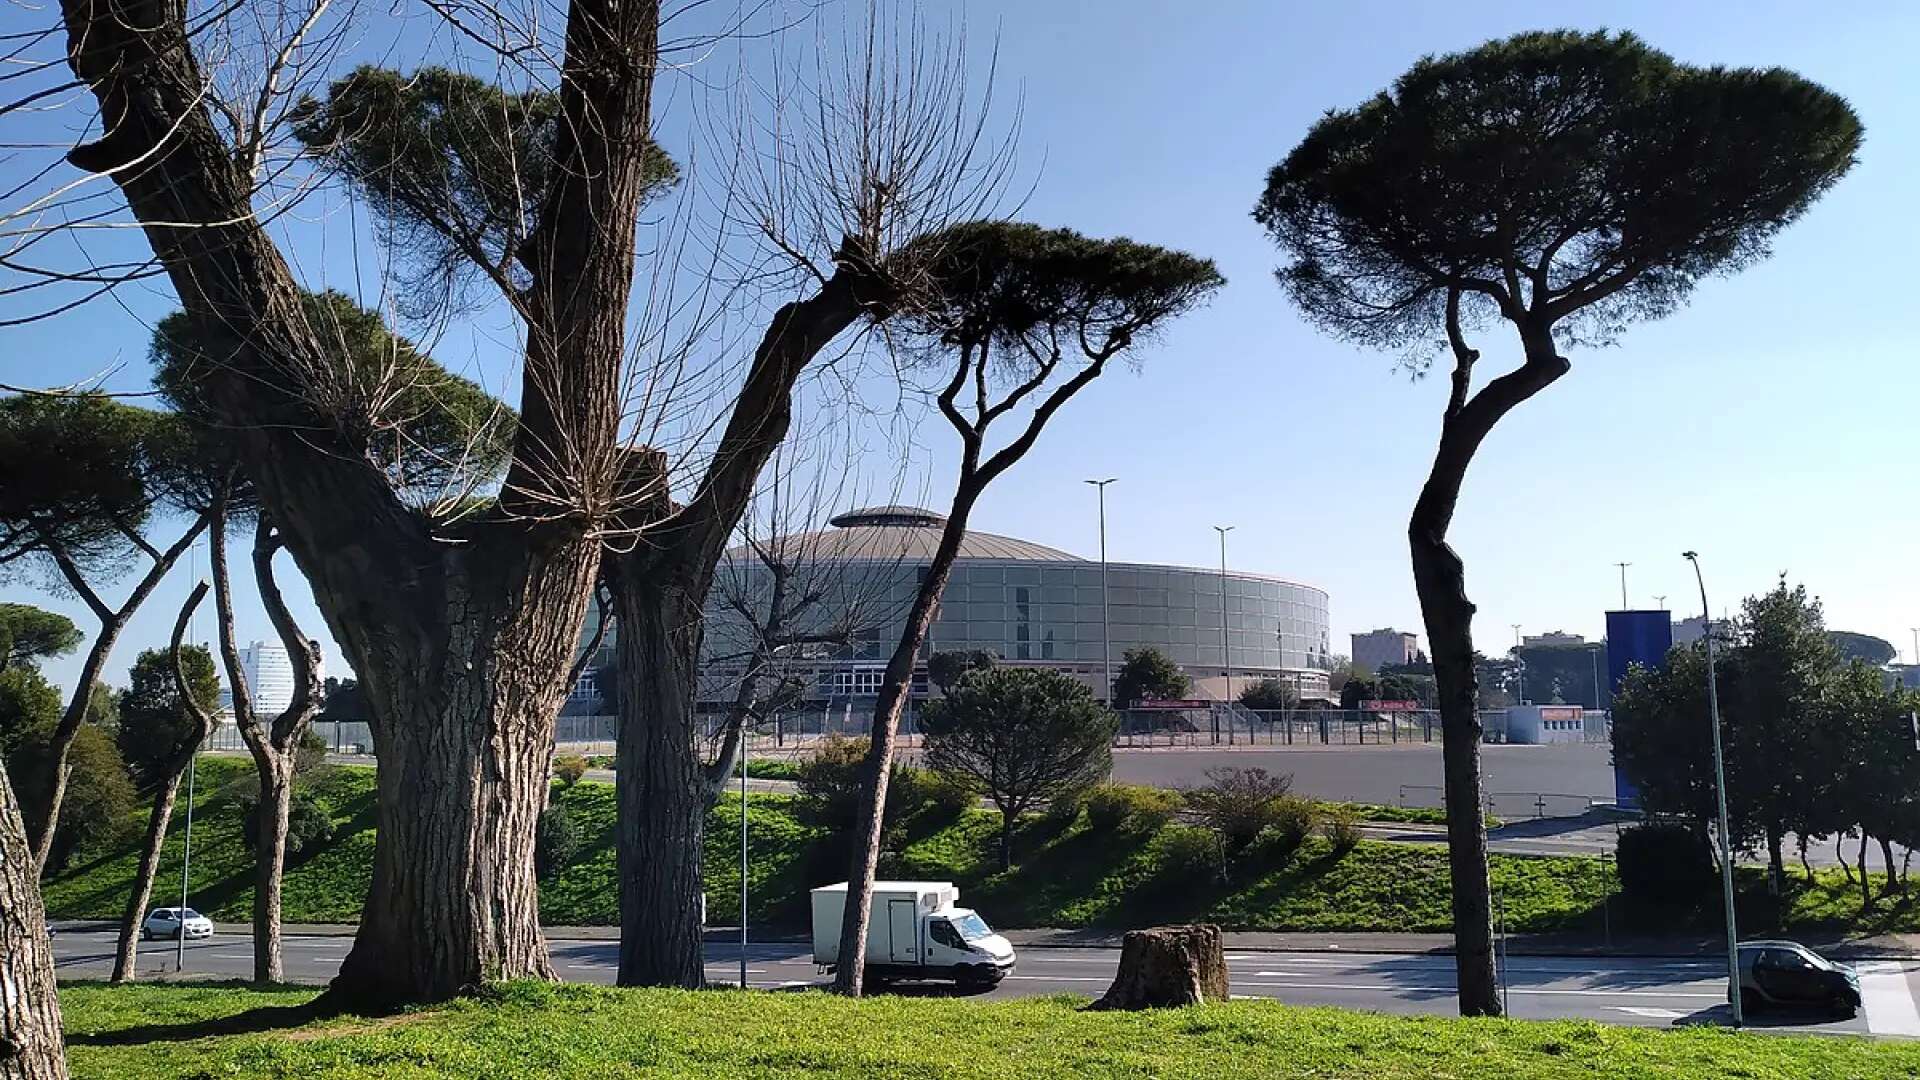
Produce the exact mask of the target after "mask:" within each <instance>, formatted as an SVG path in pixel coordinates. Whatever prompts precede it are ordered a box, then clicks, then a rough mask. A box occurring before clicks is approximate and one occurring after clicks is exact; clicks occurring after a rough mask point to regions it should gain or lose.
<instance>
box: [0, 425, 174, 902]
mask: <svg viewBox="0 0 1920 1080" xmlns="http://www.w3.org/2000/svg"><path fill="white" fill-rule="evenodd" d="M187 442H188V440H187V436H186V429H185V427H184V425H182V424H181V422H180V419H179V417H177V416H173V415H170V414H166V413H158V412H154V411H152V410H149V409H140V408H135V407H133V406H130V405H126V404H122V403H121V402H118V401H115V400H113V399H111V398H108V397H106V396H104V395H100V394H70V395H36V394H21V395H17V396H14V397H9V398H6V399H4V400H0V575H3V574H5V573H6V572H7V571H9V570H11V569H16V568H21V567H38V568H40V569H42V570H43V571H46V572H48V573H47V576H48V577H49V578H50V579H51V580H52V581H54V582H56V583H57V584H58V586H59V587H61V588H64V589H65V590H67V591H69V592H71V593H72V594H73V595H75V596H77V597H79V598H80V600H81V601H82V602H84V603H85V604H86V606H87V610H88V611H89V612H91V613H92V615H93V617H94V618H95V620H97V622H98V627H97V629H95V631H94V635H93V642H92V644H90V645H89V646H88V648H87V653H86V657H85V659H84V660H83V661H82V663H81V666H80V677H79V678H78V679H76V680H75V681H74V684H73V690H72V692H71V694H70V695H69V697H68V700H67V706H66V711H65V712H64V713H63V714H62V716H61V718H60V723H59V724H58V725H56V726H55V728H54V731H53V736H52V739H51V740H50V742H49V744H48V746H47V760H48V762H49V763H50V765H49V768H48V772H47V774H46V776H45V778H44V782H43V784H42V785H41V786H42V787H43V788H44V789H45V790H44V794H43V795H42V796H40V797H39V798H38V799H37V800H35V801H36V805H32V806H29V807H28V808H27V813H26V815H25V816H26V818H27V821H28V822H29V824H30V827H32V828H37V829H38V832H37V833H36V834H35V835H34V837H33V847H34V855H35V858H36V859H38V860H39V863H40V865H41V867H42V868H44V867H45V866H46V865H47V858H48V856H49V854H50V853H51V852H52V851H53V848H54V833H55V831H56V829H57V828H58V825H59V822H60V816H61V815H60V809H61V804H62V803H63V802H64V801H65V799H66V794H67V778H68V770H66V769H65V768H63V767H62V766H63V765H64V764H65V762H66V760H67V752H68V751H69V750H70V749H71V748H72V747H73V742H74V740H75V739H76V738H78V737H79V735H80V729H81V725H82V724H84V723H85V722H86V719H87V710H88V706H89V704H90V703H91V701H92V698H93V684H94V683H95V682H96V681H98V679H99V678H100V675H101V673H102V672H104V671H105V669H106V664H107V660H108V658H109V657H111V656H112V654H113V648H114V646H115V644H117V643H118V642H119V640H120V633H121V631H122V630H123V629H125V627H126V625H127V622H128V620H130V619H132V618H133V616H134V613H135V612H136V611H138V610H139V608H140V605H141V604H143V603H145V602H146V599H147V597H148V596H150V595H151V594H152V593H153V590H154V589H155V588H156V587H157V586H158V585H159V584H160V581H161V579H163V578H165V577H166V576H167V573H168V572H169V571H171V570H172V569H173V566H174V564H175V563H177V562H178V561H179V560H180V557H181V556H182V555H185V554H186V552H187V548H188V547H189V546H190V545H191V544H192V543H193V541H194V540H195V539H197V538H198V537H199V536H200V533H201V531H202V530H203V529H205V527H206V519H205V518H204V517H203V516H200V515H195V514H186V515H180V514H177V513H171V512H170V511H172V510H175V509H177V508H176V507H173V506H171V505H170V504H169V503H168V501H167V496H168V494H169V493H170V491H171V485H172V482H173V480H174V479H175V478H176V477H177V476H178V475H179V471H180V469H182V468H190V467H191V466H190V463H189V462H188V461H187V460H186V459H185V458H183V457H182V456H181V455H182V451H183V449H184V448H185V447H186V446H187ZM167 537H171V539H168V538H167ZM163 544H164V545H165V546H164V547H162V546H160V545H163ZM136 570H137V571H138V573H137V576H136V577H135V578H134V581H133V584H132V586H131V587H130V588H128V589H127V592H126V594H125V595H124V596H123V597H121V598H120V599H119V601H118V602H117V603H116V602H114V601H113V600H112V599H111V598H110V594H109V593H108V592H107V591H106V587H107V586H108V585H109V584H110V583H112V582H114V581H116V580H118V579H120V578H122V577H124V576H126V575H127V574H129V573H131V572H134V571H136ZM23 797H27V798H31V796H23Z"/></svg>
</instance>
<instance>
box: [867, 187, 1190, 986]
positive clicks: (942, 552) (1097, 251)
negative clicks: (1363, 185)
mask: <svg viewBox="0 0 1920 1080" xmlns="http://www.w3.org/2000/svg"><path fill="white" fill-rule="evenodd" d="M898 257H899V258H901V259H903V260H904V261H906V262H907V263H908V264H910V265H915V266H918V267H919V268H920V270H921V273H922V274H923V275H924V280H925V282H926V286H925V290H924V291H923V292H921V293H919V294H917V295H916V296H914V297H912V298H911V299H912V302H913V304H914V307H913V308H911V309H910V310H908V311H907V312H905V313H903V315H902V316H901V319H900V321H901V322H902V323H903V324H904V326H905V327H906V328H907V330H909V331H910V332H913V333H914V334H915V335H916V336H917V338H918V340H919V341H921V342H923V343H924V347H923V349H922V350H921V351H922V353H923V356H922V358H921V359H922V361H923V362H924V363H925V364H927V365H929V366H931V367H933V368H934V369H935V370H942V371H950V372H951V374H948V375H946V376H945V377H944V379H943V382H944V385H942V386H941V387H940V389H939V390H938V392H937V394H936V395H935V398H934V400H935V403H936V404H937V405H938V406H939V409H940V414H941V415H942V416H943V417H945V418H946V420H947V423H949V424H950V425H952V427H953V429H954V432H955V434H957V435H958V436H959V437H960V467H959V476H958V477H957V479H956V481H955V484H954V492H953V504H952V506H951V507H950V508H949V510H948V512H947V518H946V521H945V522H944V523H943V524H942V526H941V530H940V540H939V543H938V544H937V545H936V546H935V548H934V553H933V557H932V558H931V559H930V560H928V563H927V568H926V572H925V575H924V576H923V578H922V580H921V582H920V587H919V589H918V590H917V591H916V592H915V594H914V599H913V605H912V607H911V608H910V609H909V610H908V612H907V617H906V620H905V629H904V630H903V631H902V633H901V635H900V640H899V642H898V643H897V644H896V645H895V646H894V650H893V654H892V656H890V657H889V658H888V660H887V667H886V672H885V675H884V676H883V678H882V679H881V683H880V690H879V694H878V696H877V697H876V698H875V701H874V709H873V732H872V749H871V750H870V752H869V754H868V760H867V770H868V772H867V791H868V798H867V801H866V804H865V805H863V806H862V807H861V810H860V820H859V822H858V823H857V825H856V826H855V830H854V840H855V844H856V855H855V857H854V860H853V866H852V867H851V868H850V871H849V873H848V875H847V882H848V884H847V906H846V915H845V918H844V919H843V920H842V925H841V928H840V956H839V964H838V970H837V972H836V973H835V976H834V989H835V990H836V991H838V992H840V993H845V994H851V995H853V996H856V997H857V996H859V993H860V983H861V978H862V975H863V970H862V969H863V968H864V967H865V964H866V949H867V919H868V917H869V915H870V914H871V908H872V903H873V875H874V871H875V868H876V866H877V864H878V862H879V859H880V831H881V823H882V821H883V820H884V816H885V808H886V802H887V777H888V771H889V769H890V768H891V766H892V763H893V744H894V737H895V735H896V734H897V732H898V728H899V724H900V714H901V712H902V711H903V710H904V709H905V708H906V702H907V689H908V686H909V685H910V683H911V682H912V679H913V669H914V666H915V665H916V663H917V662H918V660H919V657H920V649H921V646H922V645H923V644H924V643H925V642H926V638H927V629H928V627H929V626H930V625H931V624H932V622H933V616H934V609H935V607H936V606H937V604H938V602H939V599H940V595H941V594H942V593H943V592H944V591H945V590H946V587H947V579H948V577H949V575H950V574H951V573H952V570H953V562H954V559H955V558H956V557H958V555H959V552H960V541H961V540H962V539H963V538H964V537H965V536H966V531H967V522H968V519H969V518H970V517H971V516H972V513H973V508H974V505H975V504H976V503H978V502H979V500H980V496H981V494H982V493H983V492H985V491H986V489H987V485H989V484H991V483H992V482H993V481H994V479H995V478H996V477H998V476H999V475H1000V474H1002V473H1004V472H1006V471H1007V470H1008V469H1010V468H1012V467H1013V466H1014V465H1015V464H1016V463H1017V462H1019V460H1020V459H1021V458H1023V457H1025V456H1026V454H1027V451H1029V450H1031V449H1032V448H1033V445H1034V443H1035V442H1036V441H1038V440H1039V438H1040V432H1041V431H1042V430H1043V429H1044V428H1045V427H1046V425H1047V422H1048V421H1049V420H1051V419H1052V418H1053V415H1054V414H1055V413H1056V412H1058V411H1059V410H1060V408H1061V407H1062V406H1064V405H1065V404H1066V403H1067V402H1068V401H1070V400H1071V399H1072V398H1073V396H1074V395H1075V394H1078V393H1079V392H1080V391H1081V390H1083V389H1085V388H1086V387H1087V386H1089V385H1090V384H1091V383H1092V382H1093V380H1095V379H1097V378H1099V377H1100V374H1101V372H1102V371H1104V370H1105V369H1106V365H1107V364H1108V362H1109V361H1111V360H1113V359H1114V358H1115V357H1117V356H1120V355H1121V354H1123V353H1125V352H1127V351H1128V350H1129V349H1131V348H1132V347H1133V346H1134V345H1135V344H1136V343H1137V342H1138V341H1140V340H1143V339H1145V338H1147V337H1148V336H1150V335H1151V334H1152V333H1153V332H1154V331H1155V330H1157V329H1158V328H1159V327H1160V326H1162V325H1163V324H1164V323H1166V322H1168V321H1171V320H1172V319H1174V318H1176V317H1178V316H1179V315H1181V314H1182V313H1184V312H1186V311H1188V310H1190V309H1192V308H1193V307H1195V306H1197V305H1198V304H1200V303H1201V302H1203V301H1204V300H1206V298H1207V297H1209V296H1211V295H1212V294H1213V292H1214V290H1216V289H1218V288H1219V287H1220V286H1221V285H1222V284H1224V279H1223V278H1221V276H1220V273H1219V271H1218V270H1216V269H1215V268H1214V265H1213V263H1212V262H1210V261H1208V260H1204V259H1198V258H1195V257H1193V256H1191V255H1188V254H1185V253H1183V252H1178V251H1169V250H1167V249H1165V248H1157V247H1152V246H1149V245H1146V244H1138V243H1135V242H1133V241H1131V240H1093V239H1089V238H1088V237H1085V236H1082V235H1080V234H1079V233H1076V232H1074V231H1072V230H1070V229H1043V228H1040V227H1039V226H1036V225H1026V224H1014V223H1008V222H1003V221H977V222H971V223H969V224H965V225H959V226H955V227H954V228H951V229H947V230H945V231H943V232H942V233H939V234H937V235H933V236H927V237H924V238H922V239H920V240H917V241H915V242H914V243H913V244H911V245H909V247H908V250H906V251H904V252H902V253H901V255H900V256H898ZM1070 358H1071V359H1070ZM1076 362H1078V367H1077V370H1076V369H1075V364H1076ZM1027 407H1031V408H1032V410H1033V411H1032V414H1031V415H1030V416H1028V417H1027V419H1026V423H1025V424H1024V426H1022V427H1020V428H1019V429H1018V434H1016V435H1015V436H1014V437H1013V438H1012V439H1011V440H1010V441H1008V442H1007V443H1006V444H1005V445H1003V446H1000V447H999V448H998V449H994V448H993V447H992V446H990V445H989V443H988V433H989V429H990V428H991V427H992V426H993V424H994V422H995V421H997V420H999V419H1000V418H1002V417H1004V416H1006V415H1008V414H1009V413H1012V412H1014V411H1015V410H1016V409H1024V408H1027Z"/></svg>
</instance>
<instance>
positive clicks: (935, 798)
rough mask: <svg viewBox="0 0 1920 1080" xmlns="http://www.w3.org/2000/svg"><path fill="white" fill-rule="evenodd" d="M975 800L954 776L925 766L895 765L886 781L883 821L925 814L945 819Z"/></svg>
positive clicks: (938, 819) (928, 816) (933, 817)
mask: <svg viewBox="0 0 1920 1080" xmlns="http://www.w3.org/2000/svg"><path fill="white" fill-rule="evenodd" d="M978 801H979V796H978V795H976V794H975V793H974V790H973V789H972V788H971V787H968V786H967V784H966V783H965V782H964V781H962V780H960V779H958V778H956V777H951V776H947V775H946V774H944V773H937V772H933V771H931V770H928V769H916V768H913V767H911V766H905V765H896V766H894V769H893V775H892V778H891V779H890V780H888V782H887V820H889V821H895V820H905V819H907V818H910V817H921V816H925V817H926V818H928V819H929V820H931V821H937V822H947V821H952V820H953V819H955V818H957V817H959V816H960V815H961V814H962V813H964V812H965V811H966V810H967V809H969V808H970V807H972V806H973V805H974V804H975V803H976V802H978Z"/></svg>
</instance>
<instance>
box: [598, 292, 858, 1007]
mask: <svg viewBox="0 0 1920 1080" xmlns="http://www.w3.org/2000/svg"><path fill="white" fill-rule="evenodd" d="M885 303H886V297H885V296H884V294H883V292H882V282H881V279H880V278H879V277H878V276H877V274H876V273H875V271H874V269H873V268H871V267H867V266H864V265H862V266H849V265H842V266H841V267H840V268H839V269H838V270H837V271H836V272H835V274H834V275H833V277H832V278H830V279H828V281H827V282H826V284H825V285H823V286H822V287H821V289H820V291H819V292H817V293H815V294H814V295H813V296H811V297H808V298H807V299H805V300H801V301H796V302H794V303H790V304H785V305H782V306H781V308H780V309H779V311H777V312H776V313H775V314H774V317H773V319H772V321H771V323H770V324H769V326H768V328H767V332H766V334H765V335H764V336H763V337H762V339H761V341H760V344H759V346H758V347H757V348H756V350H755V352H754V359H753V366H752V368H751V369H750V370H749V371H748V373H747V379H746V381H745V383H744V384H742V386H741V388H740V392H739V394H738V395H737V397H736V399H735V401H734V408H733V414H732V416H731V417H729V418H728V422H727V427H726V430H725V431H724V432H723V433H722V435H721V438H720V442H719V445H718V448H717V449H716V450H715V453H714V455H713V459H712V460H713V463H712V465H711V466H710V467H709V469H708V471H707V474H706V476H705V477H703V478H702V481H701V483H700V485H699V487H698V488H697V489H696V490H695V492H694V493H693V496H692V497H691V498H690V499H689V500H688V502H687V505H686V506H685V507H683V508H680V509H675V508H673V506H672V504H671V503H670V502H669V501H668V499H667V495H666V492H667V473H666V455H665V454H664V453H662V452H660V451H657V450H639V451H634V452H632V453H630V454H629V455H628V457H627V459H626V461H625V462H624V463H623V470H624V473H623V479H622V483H621V487H622V488H623V489H624V490H625V491H627V492H629V493H631V495H630V498H629V500H628V503H629V505H627V506H625V507H624V508H623V510H622V514H621V522H620V523H621V525H622V526H623V527H625V528H627V529H629V530H631V531H632V533H633V534H634V535H635V537H636V543H637V545H638V546H637V547H635V548H634V549H633V550H632V551H630V552H625V553H621V552H618V551H613V552H609V553H608V554H607V556H606V560H607V561H606V566H605V570H606V573H605V575H604V576H605V577H606V581H607V585H608V591H609V592H610V593H612V595H613V600H614V611H615V613H616V618H617V621H618V625H619V638H618V640H617V643H616V646H615V648H616V650H617V655H618V657H619V662H618V663H617V665H616V671H617V674H616V677H615V678H616V682H617V683H618V686H617V688H616V692H615V697H616V699H617V701H618V702H619V710H620V738H619V745H618V747H617V748H616V754H615V756H616V757H617V758H618V769H617V775H616V777H615V780H614V783H615V786H616V787H617V789H618V796H617V798H618V803H619V807H620V815H619V818H620V820H619V844H618V847H619V852H620V912H621V914H620V973H619V978H618V981H619V984H620V985H622V986H688V987H697V986H700V985H702V984H703V982H704V981H705V971H706V968H705V961H704V959H703V957H702V939H701V919H700V911H701V904H702V899H703V893H702V887H701V867H700V862H701V857H702V854H703V852H702V836H703V834H704V831H705V827H706V811H707V806H708V800H709V797H710V795H712V794H714V787H713V785H712V781H713V780H714V779H715V776H714V774H713V773H711V772H709V771H708V769H707V767H706V763H705V762H704V761H703V759H702V757H701V752H700V748H699V745H698V743H697V742H696V740H695V737H694V735H695V732H694V722H693V706H694V700H695V697H696V696H697V694H698V685H697V682H696V678H697V672H698V666H699V658H700V642H701V635H702V632H703V628H704V624H703V618H704V609H705V606H706V601H707V593H708V591H709V589H710V588H711V586H712V583H713V574H714V567H715V565H716V564H717V563H718V562H719V560H720V558H721V556H722V555H724V554H725V551H726V540H727V537H728V536H730V535H732V533H733V529H734V527H735V526H736V525H737V524H739V521H740V515H741V514H742V513H743V512H744V511H745V509H746V504H747V499H748V498H749V497H750V496H751V494H752V492H753V486H754V484H755V482H756V481H757V479H758V477H759V475H760V470H761V468H762V467H763V466H764V465H765V464H766V461H767V458H768V457H769V456H771V455H772V453H773V451H774V449H775V448H776V447H778V446H779V445H780V443H781V441H782V440H783V439H785V438H786V436H787V430H788V428H789V427H790V426H791V424H792V420H793V386H794V383H795V382H797V381H798V380H799V378H800V375H801V373H802V372H803V371H804V370H805V369H806V366H807V365H808V364H809V363H811V362H812V361H813V359H814V358H815V357H817V356H818V355H819V354H820V351H821V350H822V349H823V348H825V347H826V345H827V344H828V343H829V342H831V341H832V340H833V339H834V338H836V337H838V336H839V335H840V334H841V332H843V331H844V330H846V329H847V328H848V327H849V326H851V325H853V323H854V322H855V321H856V320H857V319H859V318H860V317H861V316H862V315H863V314H872V315H874V316H876V317H878V316H879V315H880V314H881V313H882V312H883V310H884V305H885ZM742 914H743V916H744V913H742Z"/></svg>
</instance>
